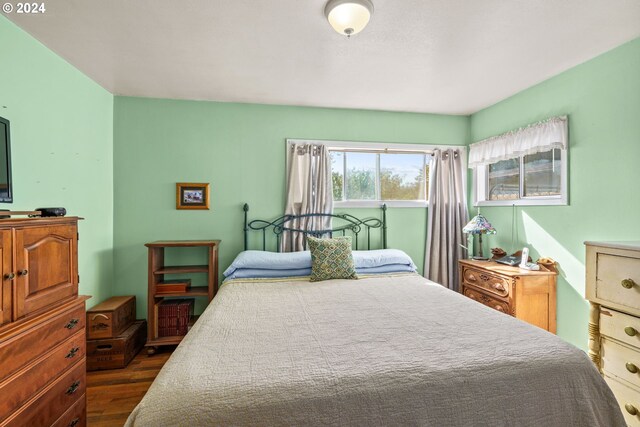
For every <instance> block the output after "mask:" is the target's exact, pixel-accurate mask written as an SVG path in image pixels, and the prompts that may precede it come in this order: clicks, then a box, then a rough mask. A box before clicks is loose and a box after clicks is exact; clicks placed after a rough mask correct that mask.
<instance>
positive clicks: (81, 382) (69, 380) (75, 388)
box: [0, 360, 86, 427]
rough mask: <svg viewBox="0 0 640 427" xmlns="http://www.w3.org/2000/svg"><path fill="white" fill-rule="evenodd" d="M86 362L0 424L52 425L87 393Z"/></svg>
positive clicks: (13, 426)
mask: <svg viewBox="0 0 640 427" xmlns="http://www.w3.org/2000/svg"><path fill="white" fill-rule="evenodd" d="M85 376H86V364H85V362H84V360H83V361H82V362H81V363H78V364H77V365H76V366H75V367H73V368H72V369H71V370H69V371H68V372H67V373H66V374H64V375H63V376H62V377H60V378H59V379H58V380H56V381H55V382H54V383H52V384H50V385H49V386H47V388H46V389H45V390H44V391H43V393H41V394H40V395H39V396H38V397H37V398H36V399H34V400H32V401H30V402H29V403H28V404H27V405H25V406H23V407H21V408H20V409H19V410H18V411H17V412H15V413H14V414H13V415H12V416H11V417H10V418H8V419H7V420H5V421H3V422H2V423H0V426H2V427H5V426H11V427H18V426H30V427H38V426H43V427H44V426H50V425H51V424H52V423H53V422H54V421H56V420H57V419H58V418H60V416H61V415H62V414H64V413H65V412H66V411H67V409H68V408H70V407H71V406H73V405H74V404H75V403H76V402H77V401H78V400H79V399H80V397H81V396H83V395H84V393H85V388H86V380H85Z"/></svg>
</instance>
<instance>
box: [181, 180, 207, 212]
mask: <svg viewBox="0 0 640 427" xmlns="http://www.w3.org/2000/svg"><path fill="white" fill-rule="evenodd" d="M176 209H204V210H208V209H209V183H208V182H178V183H176Z"/></svg>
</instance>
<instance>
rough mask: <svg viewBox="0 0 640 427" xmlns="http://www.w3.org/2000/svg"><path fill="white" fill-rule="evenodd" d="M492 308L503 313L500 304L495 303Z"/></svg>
mask: <svg viewBox="0 0 640 427" xmlns="http://www.w3.org/2000/svg"><path fill="white" fill-rule="evenodd" d="M493 308H495V309H496V310H498V311H500V312H502V313H504V308H502V306H500V305H496V306H494V307H493Z"/></svg>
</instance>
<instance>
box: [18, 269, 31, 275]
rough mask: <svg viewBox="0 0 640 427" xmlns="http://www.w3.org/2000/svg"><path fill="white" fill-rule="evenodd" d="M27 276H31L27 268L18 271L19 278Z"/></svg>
mask: <svg viewBox="0 0 640 427" xmlns="http://www.w3.org/2000/svg"><path fill="white" fill-rule="evenodd" d="M27 274H29V270H27V269H26V268H25V269H24V270H20V271H18V276H26V275H27Z"/></svg>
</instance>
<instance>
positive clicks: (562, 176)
mask: <svg viewBox="0 0 640 427" xmlns="http://www.w3.org/2000/svg"><path fill="white" fill-rule="evenodd" d="M565 157H566V150H561V149H558V148H554V149H552V150H549V151H544V152H541V153H535V154H528V155H524V156H520V157H516V158H513V159H508V160H501V161H498V162H495V163H490V164H488V165H486V166H479V167H477V169H476V177H475V179H476V202H477V204H478V205H512V204H516V205H566V204H567V195H566V172H567V171H566V161H565Z"/></svg>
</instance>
